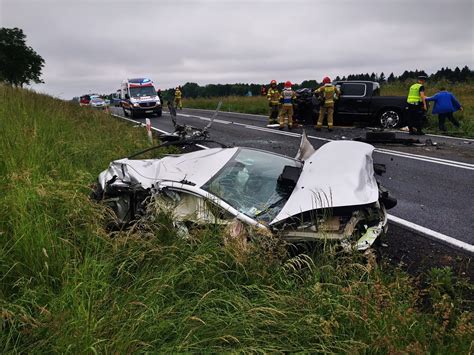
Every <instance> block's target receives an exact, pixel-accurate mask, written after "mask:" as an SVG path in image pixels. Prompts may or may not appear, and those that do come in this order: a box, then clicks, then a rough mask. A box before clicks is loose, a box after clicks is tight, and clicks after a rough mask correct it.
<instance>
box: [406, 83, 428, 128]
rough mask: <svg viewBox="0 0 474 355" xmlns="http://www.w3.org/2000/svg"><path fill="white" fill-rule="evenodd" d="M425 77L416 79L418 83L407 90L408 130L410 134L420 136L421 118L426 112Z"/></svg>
mask: <svg viewBox="0 0 474 355" xmlns="http://www.w3.org/2000/svg"><path fill="white" fill-rule="evenodd" d="M426 79H428V77H427V76H425V75H420V76H419V77H418V82H417V83H415V84H413V85H412V86H410V89H409V90H408V97H407V103H408V129H409V130H410V134H417V135H422V134H424V133H423V131H422V125H423V117H424V114H425V112H426V96H425V82H426Z"/></svg>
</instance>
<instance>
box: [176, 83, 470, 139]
mask: <svg viewBox="0 0 474 355" xmlns="http://www.w3.org/2000/svg"><path fill="white" fill-rule="evenodd" d="M409 85H410V84H409V83H407V84H402V83H395V84H385V85H384V86H383V87H382V92H381V93H382V95H397V96H406V95H407V92H408V87H409ZM441 86H444V87H445V88H447V89H448V90H449V91H451V92H452V93H453V94H454V95H455V96H456V97H457V98H458V100H459V101H460V102H461V104H462V105H463V106H464V111H463V112H460V111H458V112H457V113H455V117H456V118H457V119H458V120H459V121H460V122H461V128H460V129H457V128H455V127H454V126H453V125H452V124H451V123H450V122H447V123H446V128H447V129H448V133H447V134H449V135H453V136H459V137H470V138H473V137H474V83H462V84H456V85H452V84H449V83H427V85H426V91H427V95H428V96H432V95H434V94H435V93H436V92H437V91H438V89H439V88H440V87H441ZM219 101H222V102H223V104H222V109H221V110H222V111H232V112H241V113H251V114H259V115H267V114H268V102H267V100H266V98H265V97H261V96H253V97H243V96H230V97H218V98H196V99H189V98H185V99H183V105H184V107H187V108H200V109H207V110H214V109H215V108H216V106H217V103H218V102H219ZM431 107H433V106H431ZM427 131H428V132H430V133H435V134H439V133H441V132H440V131H439V130H438V116H437V115H430V117H429V120H428V125H427ZM442 134H446V133H444V132H443V133H442Z"/></svg>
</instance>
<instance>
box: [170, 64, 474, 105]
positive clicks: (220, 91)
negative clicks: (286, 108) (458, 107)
mask: <svg viewBox="0 0 474 355" xmlns="http://www.w3.org/2000/svg"><path fill="white" fill-rule="evenodd" d="M419 75H426V76H428V78H429V80H431V81H435V82H437V81H442V80H444V81H448V82H451V83H459V82H468V81H473V80H474V71H472V70H471V69H470V68H469V67H468V66H467V65H466V66H464V67H463V68H462V69H460V68H459V67H456V68H455V69H451V68H448V67H446V68H444V67H443V68H441V69H439V70H438V71H436V72H435V73H433V74H431V75H428V74H427V73H426V72H425V71H424V70H405V71H404V72H403V73H402V74H401V75H399V76H396V75H394V73H390V74H389V75H388V77H387V76H386V75H385V73H383V72H382V73H380V74H377V73H371V74H369V73H360V74H350V75H347V76H343V77H340V76H337V77H336V78H334V79H335V80H369V81H376V82H379V83H380V84H382V85H384V84H391V83H395V82H405V81H408V80H415V79H416V78H417V77H418V76H419ZM319 85H320V83H319V82H318V81H317V80H304V81H303V82H301V84H294V85H293V89H294V90H298V89H302V88H310V89H314V88H316V87H318V86H319ZM262 86H265V87H266V88H268V86H269V84H244V83H236V84H208V85H205V86H200V85H199V84H197V83H190V82H188V83H186V84H184V85H183V86H182V87H181V91H182V93H183V96H184V97H189V98H197V97H216V96H250V95H252V96H257V95H260V93H261V88H262ZM277 86H278V88H279V89H280V90H281V89H283V86H284V82H281V83H278V85H277ZM163 94H164V97H165V98H171V97H173V96H174V88H172V89H167V90H164V92H163Z"/></svg>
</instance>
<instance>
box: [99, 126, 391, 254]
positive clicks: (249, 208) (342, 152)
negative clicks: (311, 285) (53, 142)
mask: <svg viewBox="0 0 474 355" xmlns="http://www.w3.org/2000/svg"><path fill="white" fill-rule="evenodd" d="M183 137H184V136H183ZM206 138H207V136H205V137H204V138H202V137H201V138H200V139H192V138H191V139H189V138H188V139H178V140H177V141H174V142H173V141H168V142H165V143H163V144H161V145H159V146H157V147H154V148H158V147H162V146H166V145H177V146H187V145H195V144H196V143H203V142H206V141H207V140H206ZM151 149H153V148H151ZM148 150H150V149H148ZM373 150H374V148H373V146H371V145H369V144H366V143H361V142H353V141H335V142H330V143H326V144H325V145H323V146H322V147H321V148H319V149H318V150H315V149H314V148H313V147H312V145H311V143H310V142H309V141H308V139H307V137H306V134H303V136H302V140H301V145H300V149H299V151H298V154H297V156H296V157H295V158H290V157H287V156H283V155H279V154H275V153H271V152H267V151H263V150H258V149H252V148H244V147H226V146H225V145H221V146H220V147H217V148H210V149H201V150H197V151H194V152H190V153H184V154H170V155H167V156H165V157H163V158H161V159H137V156H138V155H139V154H141V153H142V152H140V153H138V154H135V155H133V156H131V157H128V158H124V159H119V160H115V161H113V162H111V163H110V166H109V167H108V169H106V170H105V171H103V172H102V173H100V175H99V177H98V184H97V187H96V190H95V192H94V194H93V195H94V196H95V198H97V199H98V200H102V201H104V202H105V203H106V204H107V205H108V206H110V207H111V208H112V209H113V211H114V213H115V215H116V219H117V222H118V223H119V224H120V225H128V224H130V223H132V222H133V221H135V220H137V219H138V218H139V217H140V216H141V215H143V214H144V213H145V211H146V209H147V205H149V203H150V201H152V200H153V201H157V200H159V201H160V203H161V205H163V204H165V205H167V206H172V209H173V214H174V218H175V219H176V220H177V221H180V222H182V223H184V224H185V225H187V227H188V228H192V227H193V226H196V225H201V224H206V223H217V224H221V225H230V224H231V223H233V222H235V221H236V220H238V221H240V222H242V223H244V224H246V225H249V226H253V227H255V228H259V229H263V230H265V231H267V232H271V233H273V234H274V235H277V236H279V237H281V238H282V239H283V240H285V241H289V242H291V243H299V242H311V241H316V240H338V241H340V242H341V243H342V244H343V245H344V246H350V247H351V248H354V249H357V250H366V249H368V248H369V247H370V246H372V245H373V243H374V241H375V240H376V239H377V237H379V236H380V235H381V234H382V233H383V232H385V231H386V229H387V214H386V209H389V208H392V207H394V206H395V205H396V200H395V199H394V198H392V197H391V196H390V195H389V193H388V191H387V190H385V189H384V188H383V187H382V186H381V185H380V184H379V183H378V182H377V181H376V179H375V172H377V171H378V169H377V167H375V172H374V163H373V159H372V152H373Z"/></svg>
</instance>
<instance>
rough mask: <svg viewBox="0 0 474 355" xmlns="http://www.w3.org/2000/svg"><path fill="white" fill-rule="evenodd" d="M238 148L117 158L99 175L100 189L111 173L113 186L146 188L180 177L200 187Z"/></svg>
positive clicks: (178, 180)
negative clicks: (138, 158) (150, 157)
mask: <svg viewBox="0 0 474 355" xmlns="http://www.w3.org/2000/svg"><path fill="white" fill-rule="evenodd" d="M236 151H237V148H227V149H223V148H213V149H207V150H200V151H197V152H193V153H188V154H182V155H177V156H167V157H164V158H162V159H143V160H132V159H126V158H125V159H120V160H115V161H113V162H112V163H110V165H109V168H108V169H107V170H104V171H103V172H102V173H101V174H100V175H99V183H100V184H101V186H102V188H104V187H105V185H106V182H107V181H109V180H111V179H112V178H113V177H114V176H116V177H117V182H116V183H114V185H117V184H121V183H125V184H130V185H133V184H139V185H141V187H142V188H144V189H149V188H150V187H152V185H154V184H156V183H157V182H159V181H175V182H180V181H183V180H186V181H188V182H189V183H192V184H195V185H196V186H198V187H200V186H202V185H203V184H204V183H205V182H207V181H208V180H209V179H210V178H211V177H212V176H214V175H215V174H216V173H217V172H218V171H219V170H220V169H221V168H222V167H223V166H224V165H225V164H226V163H227V162H228V161H229V159H230V158H232V156H233V155H234V154H235V153H236Z"/></svg>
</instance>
